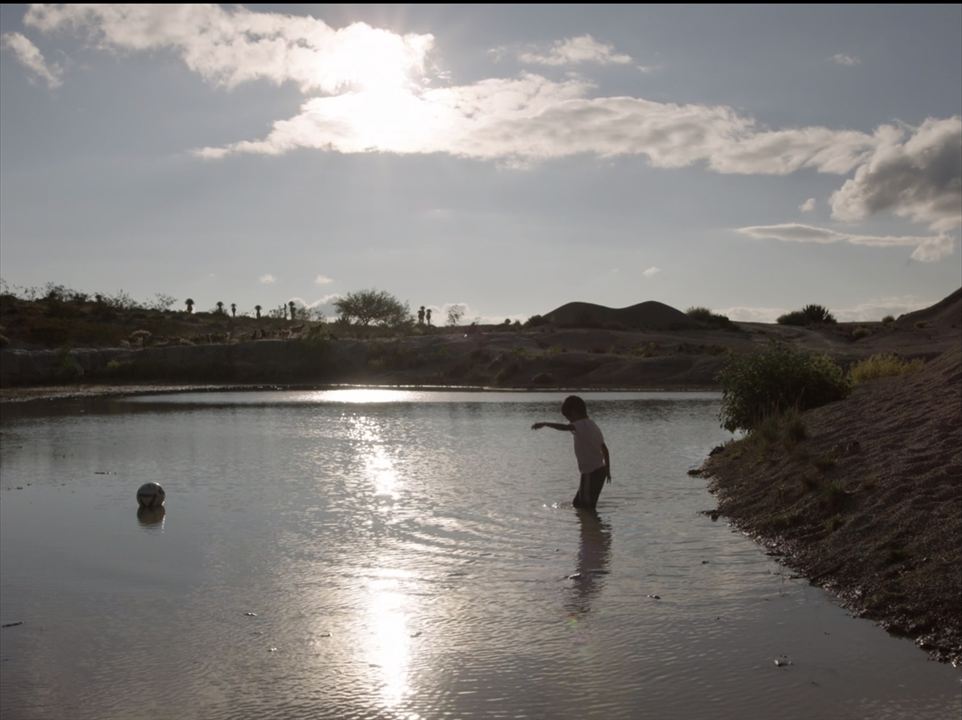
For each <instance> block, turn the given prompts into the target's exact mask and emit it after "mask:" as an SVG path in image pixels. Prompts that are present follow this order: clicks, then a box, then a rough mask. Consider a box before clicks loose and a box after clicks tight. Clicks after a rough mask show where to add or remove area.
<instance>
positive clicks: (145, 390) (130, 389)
mask: <svg viewBox="0 0 962 720" xmlns="http://www.w3.org/2000/svg"><path fill="white" fill-rule="evenodd" d="M343 389H358V390H360V389H372V390H418V391H430V392H504V393H535V392H537V393H552V392H557V393H569V394H572V393H589V392H591V393H616V392H638V393H642V392H652V393H655V392H658V393H664V392H677V393H720V392H721V390H720V389H719V388H717V387H708V386H685V387H665V386H634V387H609V386H603V387H544V386H536V387H496V386H490V385H437V384H431V385H427V384H425V385H420V384H411V383H383V382H371V383H308V384H305V383H253V384H249V383H229V384H225V385H219V384H213V383H198V384H193V383H177V384H171V385H167V384H164V383H145V384H138V385H118V384H110V385H99V384H98V385H55V386H53V385H51V386H23V387H0V406H4V405H15V404H21V403H28V402H44V401H47V402H51V401H58V400H80V399H85V398H109V397H132V396H138V395H141V396H142V395H162V394H168V393H199V392H204V393H206V392H263V391H301V392H308V391H319V390H343Z"/></svg>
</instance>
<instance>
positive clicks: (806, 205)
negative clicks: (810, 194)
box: [798, 198, 815, 213]
mask: <svg viewBox="0 0 962 720" xmlns="http://www.w3.org/2000/svg"><path fill="white" fill-rule="evenodd" d="M798 209H799V210H801V211H802V212H803V213H808V212H812V211H813V210H814V209H815V198H809V199H808V200H806V201H805V202H803V203H802V204H801V205H799V206H798Z"/></svg>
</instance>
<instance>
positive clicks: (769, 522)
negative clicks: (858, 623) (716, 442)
mask: <svg viewBox="0 0 962 720" xmlns="http://www.w3.org/2000/svg"><path fill="white" fill-rule="evenodd" d="M802 420H803V423H804V426H805V430H806V435H807V437H806V438H805V439H803V440H801V441H798V442H797V443H793V442H791V441H787V440H785V439H784V438H781V439H778V440H776V441H774V442H769V443H764V442H760V441H759V440H758V438H756V439H754V440H752V439H748V440H743V441H739V442H736V443H729V444H728V445H727V446H726V448H725V449H724V451H722V452H719V453H716V454H714V455H713V456H712V457H710V458H709V459H708V461H707V462H706V464H705V465H704V467H703V468H702V471H701V472H702V474H704V475H708V476H710V478H711V481H710V482H711V485H710V487H711V489H712V490H713V491H714V492H715V493H716V494H717V497H718V502H719V505H718V512H719V513H720V514H722V515H725V516H727V517H728V518H730V519H731V521H732V522H733V523H734V524H735V525H736V526H737V527H739V528H741V529H742V530H744V531H746V532H748V533H750V534H752V535H754V536H755V537H756V538H758V539H759V540H761V541H763V542H765V543H767V544H768V545H769V546H771V547H773V548H774V549H776V550H777V551H778V552H779V553H781V554H783V559H784V562H785V563H786V564H787V565H789V566H791V567H793V568H795V569H797V570H798V571H800V572H801V573H802V574H804V575H805V576H807V577H808V578H810V579H811V580H812V582H815V583H818V584H821V585H823V586H825V587H826V588H828V589H830V590H832V591H834V592H835V593H837V594H838V596H839V597H840V598H841V601H842V603H843V604H844V605H845V606H847V607H848V608H850V609H851V610H853V611H854V612H856V613H858V614H859V615H863V616H866V617H869V618H872V619H875V620H877V621H878V622H879V623H880V624H882V625H883V626H884V627H886V628H888V629H890V630H891V631H893V632H896V633H898V634H903V635H907V636H909V637H912V638H913V639H915V640H916V642H917V643H918V644H919V645H920V646H921V647H923V648H925V649H926V650H928V651H930V652H932V653H933V655H934V656H936V657H938V658H939V659H941V660H950V661H953V662H954V663H956V664H957V663H959V662H962V542H960V538H962V351H960V349H959V348H958V347H956V348H955V349H954V350H950V351H947V352H946V353H944V354H943V355H941V356H940V357H939V358H938V359H936V360H933V361H931V362H929V363H928V364H927V365H926V366H925V367H924V368H922V369H921V370H919V371H917V372H915V373H912V374H909V375H904V376H900V377H890V378H882V379H878V380H873V381H869V382H866V383H863V384H861V385H859V386H857V387H856V388H855V390H854V392H853V393H852V395H851V396H850V397H849V398H847V399H845V400H842V401H839V402H836V403H832V404H830V405H826V406H824V407H821V408H817V409H815V410H811V411H808V412H806V413H804V414H803V415H802Z"/></svg>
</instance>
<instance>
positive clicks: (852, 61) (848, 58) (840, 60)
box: [832, 53, 862, 67]
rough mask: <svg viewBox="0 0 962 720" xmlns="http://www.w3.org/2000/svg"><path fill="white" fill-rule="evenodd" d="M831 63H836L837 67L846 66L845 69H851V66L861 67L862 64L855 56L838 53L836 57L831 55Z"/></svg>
mask: <svg viewBox="0 0 962 720" xmlns="http://www.w3.org/2000/svg"><path fill="white" fill-rule="evenodd" d="M832 62H834V63H836V64H837V65H845V66H847V67H852V66H853V65H861V64H862V61H861V60H860V59H859V58H857V57H856V56H854V55H844V54H842V53H838V54H836V55H832Z"/></svg>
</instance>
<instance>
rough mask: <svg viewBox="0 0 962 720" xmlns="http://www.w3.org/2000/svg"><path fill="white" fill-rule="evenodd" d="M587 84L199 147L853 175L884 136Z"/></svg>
mask: <svg viewBox="0 0 962 720" xmlns="http://www.w3.org/2000/svg"><path fill="white" fill-rule="evenodd" d="M591 87H592V86H591V85H590V84H589V83H587V82H585V81H583V80H581V79H569V80H565V81H562V82H555V81H552V80H549V79H547V78H544V77H542V76H540V75H534V74H530V73H526V74H523V75H521V76H520V77H518V78H495V79H489V80H483V81H481V82H478V83H475V84H474V85H466V86H456V87H448V88H437V89H430V90H425V91H422V92H412V91H410V90H407V89H397V90H395V91H392V92H387V91H376V92H369V91H358V92H347V93H343V94H341V95H338V96H335V97H315V98H312V99H310V100H308V101H307V102H305V103H304V104H303V105H302V106H301V110H300V113H299V114H298V115H296V116H295V117H293V118H291V119H289V120H279V121H276V122H275V123H274V125H273V128H272V129H271V131H270V132H269V133H268V135H267V136H266V137H265V138H263V139H261V140H245V141H241V142H236V143H232V144H229V145H225V146H222V147H207V148H201V149H199V150H197V151H196V154H197V155H199V156H200V157H204V158H210V159H217V158H222V157H225V156H226V155H229V154H232V153H259V154H266V155H279V154H282V153H286V152H290V151H293V150H295V149H298V148H314V149H318V150H325V151H337V152H342V153H361V152H389V153H398V154H408V153H446V154H450V155H454V156H458V157H465V158H473V159H477V160H494V161H499V162H502V163H505V164H507V165H517V166H525V165H529V164H531V163H533V162H539V161H544V160H549V159H554V158H562V157H570V156H573V155H595V156H598V157H603V158H610V157H616V156H625V155H641V156H644V157H646V158H647V160H648V162H649V163H650V164H651V165H652V166H655V167H662V168H680V167H687V166H691V165H694V164H696V163H704V164H706V165H707V167H708V168H710V169H711V170H714V171H716V172H720V173H738V174H775V175H785V174H789V173H792V172H795V171H797V170H801V169H803V168H814V169H816V170H818V171H820V172H825V173H837V174H843V173H847V172H850V171H851V170H852V169H854V168H855V167H856V166H857V165H858V164H859V163H860V162H862V161H863V160H864V159H865V158H866V157H868V156H869V155H870V154H871V151H872V150H873V149H874V147H875V144H876V142H877V141H876V139H875V137H874V136H872V135H868V134H866V133H861V132H856V131H836V130H831V129H828V128H822V127H808V128H797V129H790V130H768V129H765V128H762V127H760V126H758V124H757V123H756V122H755V121H754V120H752V119H751V118H746V117H743V116H741V115H739V114H738V113H736V112H735V111H734V110H733V109H731V108H727V107H724V106H709V105H697V104H688V105H678V104H675V103H662V102H657V101H652V100H645V99H643V98H631V97H600V98H590V97H587V95H588V92H589V90H590V89H591Z"/></svg>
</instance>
